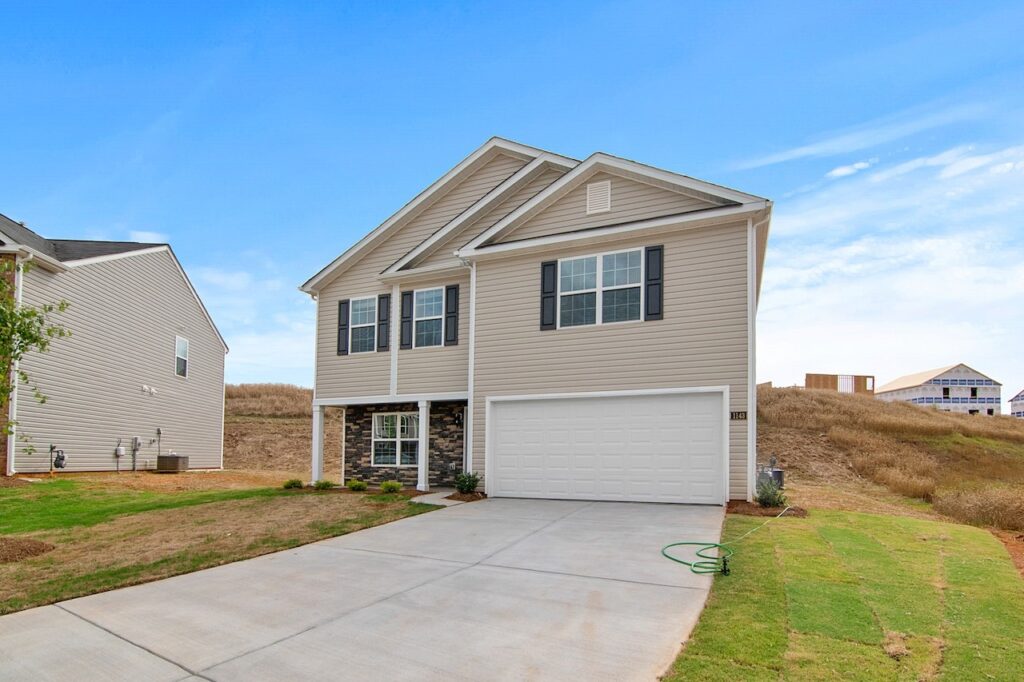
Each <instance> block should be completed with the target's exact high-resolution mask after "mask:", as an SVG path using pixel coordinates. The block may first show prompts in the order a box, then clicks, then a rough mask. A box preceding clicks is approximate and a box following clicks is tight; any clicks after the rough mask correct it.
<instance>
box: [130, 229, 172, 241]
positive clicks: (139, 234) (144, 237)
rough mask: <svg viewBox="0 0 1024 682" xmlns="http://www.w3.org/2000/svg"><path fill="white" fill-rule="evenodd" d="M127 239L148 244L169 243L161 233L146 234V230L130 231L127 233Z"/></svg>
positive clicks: (166, 237)
mask: <svg viewBox="0 0 1024 682" xmlns="http://www.w3.org/2000/svg"><path fill="white" fill-rule="evenodd" d="M128 239H130V240H132V241H133V242H147V243H150V244H166V243H167V242H168V241H170V239H169V238H168V236H167V235H166V234H164V233H163V232H148V231H146V230H132V231H130V232H129V233H128Z"/></svg>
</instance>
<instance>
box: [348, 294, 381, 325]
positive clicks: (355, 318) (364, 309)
mask: <svg viewBox="0 0 1024 682" xmlns="http://www.w3.org/2000/svg"><path fill="white" fill-rule="evenodd" d="M376 302H377V299H374V298H357V299H356V300H354V301H352V325H353V326H356V325H361V324H373V323H374V322H376V320H375V319H374V318H375V317H376V316H377V306H376Z"/></svg>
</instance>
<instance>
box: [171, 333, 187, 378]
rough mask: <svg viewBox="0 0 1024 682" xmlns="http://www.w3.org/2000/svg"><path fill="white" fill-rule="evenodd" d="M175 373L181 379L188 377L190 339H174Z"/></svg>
mask: <svg viewBox="0 0 1024 682" xmlns="http://www.w3.org/2000/svg"><path fill="white" fill-rule="evenodd" d="M174 373H175V374H177V375H178V376H179V377H187V376H188V339H185V338H182V337H180V336H175V337H174Z"/></svg>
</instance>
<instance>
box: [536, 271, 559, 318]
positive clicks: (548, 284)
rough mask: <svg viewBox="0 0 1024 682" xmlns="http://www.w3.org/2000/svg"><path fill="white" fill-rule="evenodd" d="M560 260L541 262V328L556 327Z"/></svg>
mask: <svg viewBox="0 0 1024 682" xmlns="http://www.w3.org/2000/svg"><path fill="white" fill-rule="evenodd" d="M557 303H558V261H556V260H549V261H545V262H543V263H541V264H540V330H541V331H546V330H548V329H556V328H557V327H558V320H556V319H555V311H556V310H558V305H557Z"/></svg>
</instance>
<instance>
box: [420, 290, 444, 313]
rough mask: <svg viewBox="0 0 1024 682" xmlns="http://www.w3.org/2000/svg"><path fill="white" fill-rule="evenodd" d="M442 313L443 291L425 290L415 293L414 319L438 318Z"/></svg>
mask: <svg viewBox="0 0 1024 682" xmlns="http://www.w3.org/2000/svg"><path fill="white" fill-rule="evenodd" d="M443 312H444V290H443V289H426V290H424V291H417V292H416V319H422V318H424V317H440V316H441V314H442V313H443Z"/></svg>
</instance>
